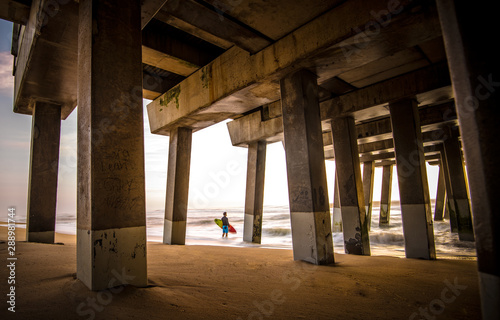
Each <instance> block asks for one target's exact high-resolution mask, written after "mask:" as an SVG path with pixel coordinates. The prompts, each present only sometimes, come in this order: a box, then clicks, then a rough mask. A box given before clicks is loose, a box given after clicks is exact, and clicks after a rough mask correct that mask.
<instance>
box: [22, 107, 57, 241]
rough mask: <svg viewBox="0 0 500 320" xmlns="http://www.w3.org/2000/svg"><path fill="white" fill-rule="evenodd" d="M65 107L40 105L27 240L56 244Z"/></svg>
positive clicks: (34, 127) (35, 117)
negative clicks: (60, 155)
mask: <svg viewBox="0 0 500 320" xmlns="http://www.w3.org/2000/svg"><path fill="white" fill-rule="evenodd" d="M60 136H61V106H59V105H54V104H50V103H43V102H36V103H35V107H34V108H33V119H32V127H31V154H30V174H29V187H28V206H27V219H26V241H29V242H43V243H54V232H55V228H56V202H57V174H58V168H59V141H60Z"/></svg>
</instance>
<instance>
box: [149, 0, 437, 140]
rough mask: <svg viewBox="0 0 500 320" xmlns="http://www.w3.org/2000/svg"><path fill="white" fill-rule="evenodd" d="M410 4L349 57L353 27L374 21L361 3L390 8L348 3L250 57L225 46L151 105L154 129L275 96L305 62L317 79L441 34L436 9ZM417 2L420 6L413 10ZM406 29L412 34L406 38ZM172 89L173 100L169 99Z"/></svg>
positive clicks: (222, 114)
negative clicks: (283, 81)
mask: <svg viewBox="0 0 500 320" xmlns="http://www.w3.org/2000/svg"><path fill="white" fill-rule="evenodd" d="M409 2H410V1H403V2H402V3H401V6H400V7H398V10H399V9H401V10H400V11H398V14H395V15H392V20H391V23H390V24H389V25H387V26H386V27H385V28H383V29H381V32H380V33H379V34H378V35H375V36H374V37H373V39H371V41H370V43H369V45H367V46H366V47H365V48H363V50H361V51H362V52H363V54H353V55H350V56H349V59H347V57H346V56H345V55H344V53H343V51H342V50H343V48H344V49H345V47H349V46H350V47H352V44H353V43H355V41H356V39H358V38H359V36H358V34H357V33H356V32H355V31H354V29H356V27H357V26H369V25H370V23H373V21H374V17H373V16H372V15H371V14H370V12H369V11H368V10H366V11H365V10H359V8H365V7H368V8H372V9H373V10H372V11H371V12H373V11H375V12H379V11H380V10H385V9H386V8H387V2H386V1H381V0H376V1H368V0H354V1H348V2H345V3H344V4H342V5H340V6H338V7H336V8H335V9H334V10H331V11H329V12H326V13H325V14H323V15H321V16H320V17H318V18H317V19H315V20H313V21H311V22H310V23H308V24H306V25H304V26H303V27H301V28H299V29H297V30H295V31H294V32H292V33H291V34H289V35H288V36H286V37H284V38H282V39H281V40H279V41H277V42H275V43H274V44H272V45H270V46H268V47H266V48H265V49H263V50H261V51H259V52H258V53H256V54H254V55H249V54H248V53H247V52H245V51H243V50H241V49H239V48H235V47H233V48H231V49H229V50H228V51H226V52H225V53H224V54H222V55H221V56H219V57H218V58H217V59H215V60H214V61H213V62H211V63H210V64H208V65H207V66H205V67H203V68H202V69H200V70H198V71H197V72H195V73H194V74H193V75H191V76H190V77H188V78H187V79H186V80H184V81H183V82H181V83H180V84H179V86H178V87H176V88H174V89H175V90H174V89H171V90H170V91H169V92H167V93H166V94H165V95H163V96H161V97H160V98H158V99H156V100H155V101H153V102H152V103H151V104H149V105H148V114H149V118H150V126H151V132H153V133H156V134H166V135H168V131H169V130H170V128H173V127H175V126H179V125H183V126H189V127H192V128H203V127H206V126H208V125H211V124H213V123H216V122H218V121H221V120H224V119H227V118H229V117H232V116H235V115H239V114H242V113H245V112H248V111H250V110H252V109H255V108H257V107H259V106H262V105H265V104H268V103H271V102H274V101H276V100H279V98H280V96H279V87H278V85H277V83H276V82H277V81H278V80H279V79H281V78H282V77H284V76H285V75H287V74H289V73H292V72H294V71H296V70H298V69H300V68H302V66H304V65H306V66H308V67H310V68H311V69H315V70H316V71H317V75H318V77H319V78H318V81H319V83H322V82H323V81H326V80H328V79H331V78H332V77H334V76H335V75H339V74H341V73H342V72H345V71H347V70H350V69H352V68H356V67H359V66H361V65H364V64H367V63H369V62H371V61H376V60H378V59H380V58H382V57H385V56H387V55H390V54H391V53H395V52H398V51H401V50H404V49H406V48H408V47H413V46H415V45H417V44H419V43H421V42H424V41H427V40H431V39H434V38H436V37H439V36H440V30H439V27H438V17H437V15H436V12H435V8H433V7H432V6H431V5H430V6H427V5H423V4H422V3H421V2H420V1H411V5H408V3H409ZM418 4H422V6H421V7H420V8H419V9H417V10H412V8H413V7H414V6H415V5H418ZM363 28H364V27H363ZM410 30H411V34H412V37H407V36H405V35H407V32H410ZM387 44H390V45H389V46H387ZM377 46H383V48H380V47H377ZM235 66H238V67H235ZM174 95H175V96H176V97H178V99H168V97H171V96H174ZM160 110H162V111H160Z"/></svg>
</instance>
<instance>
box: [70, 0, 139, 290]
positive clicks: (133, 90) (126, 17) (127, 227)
mask: <svg viewBox="0 0 500 320" xmlns="http://www.w3.org/2000/svg"><path fill="white" fill-rule="evenodd" d="M140 12H141V11H140V0H131V1H126V2H123V1H120V0H109V1H107V2H106V4H105V5H104V4H103V2H100V1H94V0H80V10H79V13H80V16H79V18H80V19H79V23H78V25H79V32H78V49H79V50H78V51H79V55H78V66H79V69H78V71H79V72H78V97H79V100H78V170H77V171H78V172H77V182H78V194H77V278H78V279H79V280H81V281H82V282H83V283H84V284H85V285H86V286H87V287H89V288H90V289H91V290H104V289H107V288H111V287H115V286H119V285H122V284H130V285H135V286H139V287H145V286H147V266H146V208H145V181H144V123H143V110H142V63H141V15H140ZM96 24H97V25H98V26H99V28H98V29H96V28H95V25H96ZM109 48H113V51H110V50H109ZM117 52H119V54H116V53H117ZM125 65H126V66H127V68H124V67H123V66H125ZM123 272H126V274H127V277H126V279H118V278H117V277H116V274H117V273H118V274H123Z"/></svg>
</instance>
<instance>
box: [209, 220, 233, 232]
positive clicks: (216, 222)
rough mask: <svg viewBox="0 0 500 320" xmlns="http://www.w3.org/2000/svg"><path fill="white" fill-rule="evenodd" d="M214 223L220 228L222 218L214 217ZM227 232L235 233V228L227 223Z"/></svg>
mask: <svg viewBox="0 0 500 320" xmlns="http://www.w3.org/2000/svg"><path fill="white" fill-rule="evenodd" d="M214 221H215V224H216V225H218V226H219V227H220V228H221V229H222V220H221V219H214ZM229 233H236V229H235V228H233V226H232V225H229Z"/></svg>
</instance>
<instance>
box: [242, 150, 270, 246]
mask: <svg viewBox="0 0 500 320" xmlns="http://www.w3.org/2000/svg"><path fill="white" fill-rule="evenodd" d="M266 149H267V143H266V142H265V141H258V142H252V143H250V144H249V145H248V161H247V184H246V193H245V219H244V226H243V241H247V242H253V243H260V242H261V238H262V213H263V208H264V180H265V173H266Z"/></svg>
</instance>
